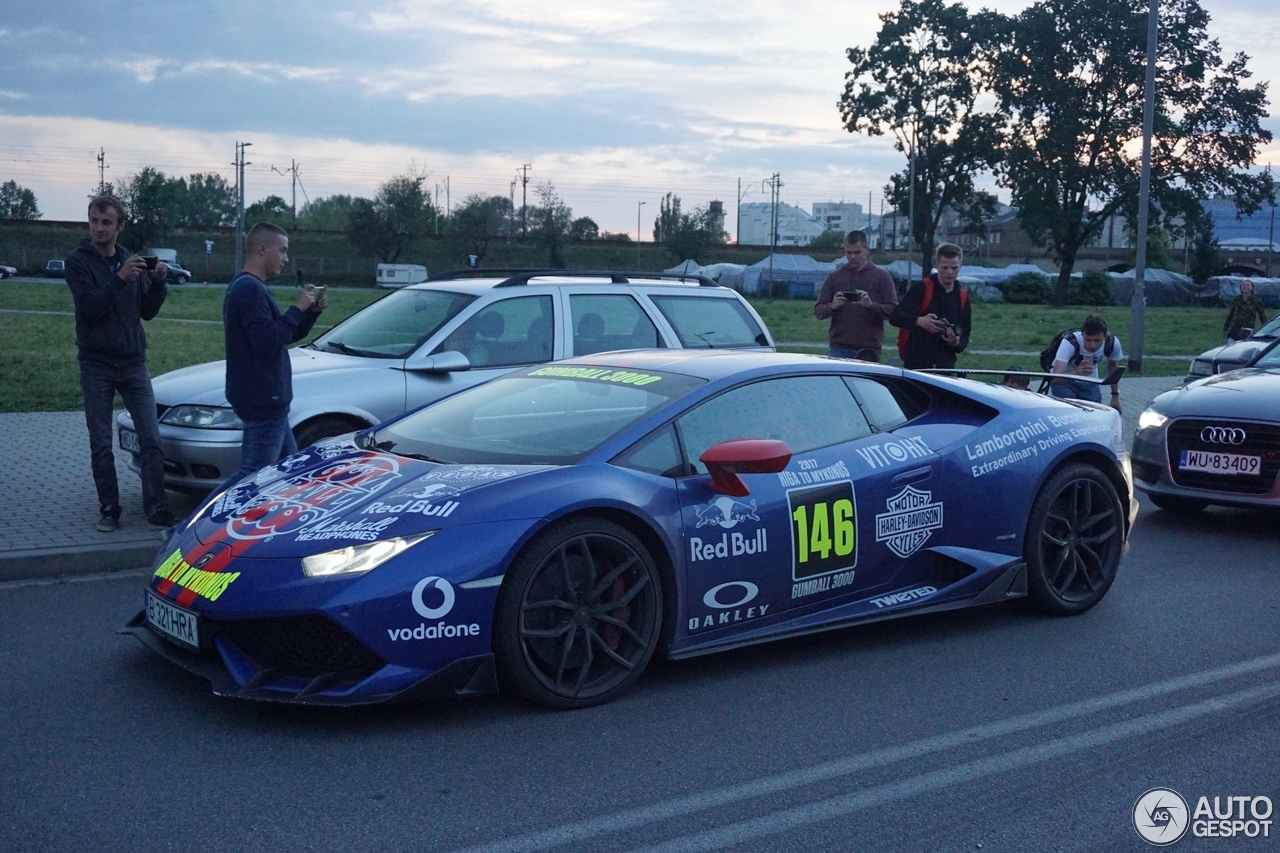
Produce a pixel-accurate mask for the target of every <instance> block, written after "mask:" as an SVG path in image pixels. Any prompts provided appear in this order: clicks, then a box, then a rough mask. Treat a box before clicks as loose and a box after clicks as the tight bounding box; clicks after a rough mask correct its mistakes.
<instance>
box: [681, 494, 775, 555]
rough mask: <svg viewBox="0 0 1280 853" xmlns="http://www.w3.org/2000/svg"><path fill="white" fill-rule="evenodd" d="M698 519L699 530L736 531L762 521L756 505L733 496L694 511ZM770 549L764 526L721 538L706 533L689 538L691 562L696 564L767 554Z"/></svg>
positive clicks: (722, 497) (719, 498)
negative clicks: (742, 524)
mask: <svg viewBox="0 0 1280 853" xmlns="http://www.w3.org/2000/svg"><path fill="white" fill-rule="evenodd" d="M693 511H694V513H695V514H696V515H697V516H698V525H697V526H698V528H699V529H701V528H703V527H711V526H713V525H714V526H716V527H721V528H723V529H725V530H732V529H733V528H735V527H737V526H738V525H739V524H741V523H743V522H746V521H759V520H760V516H759V515H758V514H757V513H756V502H755V501H754V500H750V501H737V500H734V499H733V498H731V497H727V496H721V497H718V498H716V499H715V500H713V501H712V502H711V503H709V504H707V505H706V506H696V507H694V508H693ZM768 550H769V533H768V531H767V530H765V528H763V527H757V528H756V529H755V530H754V531H751V532H746V533H744V532H742V531H740V530H734V531H733V532H732V533H722V534H720V537H719V538H718V539H716V538H713V537H711V536H708V535H707V534H703V535H702V536H691V537H689V559H690V560H691V561H692V562H695V563H696V562H700V561H705V560H717V559H724V558H726V557H741V556H744V555H747V554H763V553H765V552H766V551H768Z"/></svg>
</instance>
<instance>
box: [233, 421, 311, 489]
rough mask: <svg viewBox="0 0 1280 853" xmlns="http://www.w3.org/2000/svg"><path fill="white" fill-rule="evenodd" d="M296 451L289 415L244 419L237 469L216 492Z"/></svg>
mask: <svg viewBox="0 0 1280 853" xmlns="http://www.w3.org/2000/svg"><path fill="white" fill-rule="evenodd" d="M297 452H298V444H297V442H295V441H294V439H293V430H292V429H290V427H289V416H288V415H286V416H284V417H283V418H276V419H275V420H268V421H245V422H244V437H243V438H241V440H240V470H238V471H236V472H235V473H234V474H232V475H231V476H230V477H228V478H227V481H226V482H225V483H223V484H222V485H221V486H219V487H218V491H223V490H225V489H227V488H228V487H230V486H233V485H235V484H236V483H238V482H239V481H240V480H242V479H243V478H245V477H247V476H249V475H250V474H253V473H255V472H257V471H259V470H261V469H263V468H265V467H267V466H268V465H274V464H275V463H276V462H279V461H280V460H281V459H283V458H285V457H286V456H289V455H290V454H292V453H297Z"/></svg>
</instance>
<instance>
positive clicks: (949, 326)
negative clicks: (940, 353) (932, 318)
mask: <svg viewBox="0 0 1280 853" xmlns="http://www.w3.org/2000/svg"><path fill="white" fill-rule="evenodd" d="M938 322H939V323H941V324H942V330H941V331H940V332H938V334H939V335H941V336H942V337H946V335H947V332H951V333H953V334H954V335H955V336H956V337H957V338H958V337H960V327H959V326H957V325H956V324H955V323H953V322H951V321H950V320H943V319H939V320H938Z"/></svg>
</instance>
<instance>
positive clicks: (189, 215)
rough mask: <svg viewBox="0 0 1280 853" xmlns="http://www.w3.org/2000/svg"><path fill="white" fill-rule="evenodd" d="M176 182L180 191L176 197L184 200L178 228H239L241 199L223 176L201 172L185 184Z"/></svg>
mask: <svg viewBox="0 0 1280 853" xmlns="http://www.w3.org/2000/svg"><path fill="white" fill-rule="evenodd" d="M174 180H175V182H176V183H177V184H178V187H180V190H179V191H178V192H177V193H176V194H177V195H179V196H180V198H181V201H180V203H179V205H178V210H177V214H178V221H177V223H176V224H177V225H179V226H181V227H183V228H220V227H222V226H226V225H234V224H235V221H236V214H237V205H238V204H239V198H238V197H237V195H236V190H235V187H233V186H231V184H229V183H227V179H226V178H224V177H222V175H219V174H217V173H216V172H197V173H195V174H191V175H188V176H187V177H186V179H185V180H184V179H182V178H175V179H174ZM175 189H178V188H175Z"/></svg>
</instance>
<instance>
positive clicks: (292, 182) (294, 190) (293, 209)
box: [271, 158, 298, 229]
mask: <svg viewBox="0 0 1280 853" xmlns="http://www.w3.org/2000/svg"><path fill="white" fill-rule="evenodd" d="M271 171H273V172H275V173H276V174H278V175H285V174H287V175H288V176H289V227H290V228H291V229H292V228H297V227H298V161H297V160H294V159H293V158H290V159H289V168H288V169H285V170H284V171H281V170H280V169H277V168H276V167H275V166H272V167H271Z"/></svg>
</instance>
